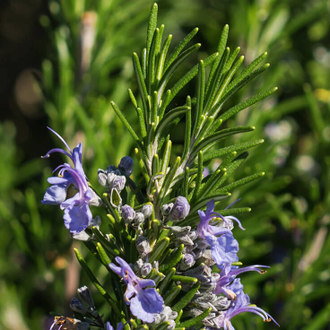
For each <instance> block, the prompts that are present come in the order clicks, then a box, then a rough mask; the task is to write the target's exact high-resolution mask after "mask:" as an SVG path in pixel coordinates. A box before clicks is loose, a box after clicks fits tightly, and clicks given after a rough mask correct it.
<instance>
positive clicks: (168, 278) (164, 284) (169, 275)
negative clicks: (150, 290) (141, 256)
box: [159, 268, 176, 294]
mask: <svg viewBox="0 0 330 330" xmlns="http://www.w3.org/2000/svg"><path fill="white" fill-rule="evenodd" d="M175 272H176V269H175V268H172V269H169V271H168V272H167V274H165V278H164V279H163V281H162V283H161V285H160V286H159V292H160V294H163V293H164V292H166V288H167V287H168V285H169V283H170V281H171V280H172V277H173V275H174V274H175Z"/></svg>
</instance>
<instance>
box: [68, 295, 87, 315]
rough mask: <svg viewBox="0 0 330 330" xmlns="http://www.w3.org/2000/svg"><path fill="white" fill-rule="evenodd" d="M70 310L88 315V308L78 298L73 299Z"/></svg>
mask: <svg viewBox="0 0 330 330" xmlns="http://www.w3.org/2000/svg"><path fill="white" fill-rule="evenodd" d="M70 308H71V309H72V310H73V311H74V312H77V313H80V314H86V312H87V308H86V306H85V305H84V304H83V303H82V302H81V301H80V300H79V299H78V298H76V297H74V298H72V300H71V302H70Z"/></svg>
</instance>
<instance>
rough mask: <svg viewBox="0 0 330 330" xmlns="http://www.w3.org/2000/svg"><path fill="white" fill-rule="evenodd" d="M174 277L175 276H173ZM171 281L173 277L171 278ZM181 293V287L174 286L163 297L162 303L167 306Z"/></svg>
mask: <svg viewBox="0 0 330 330" xmlns="http://www.w3.org/2000/svg"><path fill="white" fill-rule="evenodd" d="M174 276H175V275H174ZM172 279H173V276H172ZM180 292H181V285H177V286H175V287H174V288H173V289H172V290H171V291H169V292H167V293H166V294H165V295H164V303H165V305H166V306H168V305H169V304H170V303H171V302H172V301H173V300H174V299H175V298H176V297H177V295H178V294H179V293H180Z"/></svg>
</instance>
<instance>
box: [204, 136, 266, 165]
mask: <svg viewBox="0 0 330 330" xmlns="http://www.w3.org/2000/svg"><path fill="white" fill-rule="evenodd" d="M264 141H265V140H263V139H258V140H253V141H249V142H243V143H237V144H233V145H230V146H228V147H224V148H220V149H217V150H213V151H209V152H207V153H205V154H204V163H206V162H208V161H210V160H211V159H214V158H218V157H221V156H223V155H226V154H229V153H231V152H233V151H242V150H246V149H249V148H252V147H255V146H257V145H259V144H261V143H264Z"/></svg>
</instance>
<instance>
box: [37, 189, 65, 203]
mask: <svg viewBox="0 0 330 330" xmlns="http://www.w3.org/2000/svg"><path fill="white" fill-rule="evenodd" d="M66 190H67V186H66V185H56V184H54V185H52V186H50V187H48V188H47V190H46V193H45V195H44V199H43V200H42V201H41V202H42V203H43V204H49V205H57V204H61V203H62V202H64V201H65V198H66Z"/></svg>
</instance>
